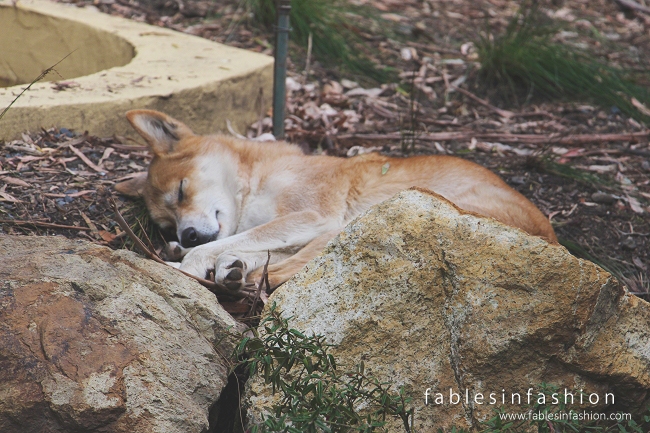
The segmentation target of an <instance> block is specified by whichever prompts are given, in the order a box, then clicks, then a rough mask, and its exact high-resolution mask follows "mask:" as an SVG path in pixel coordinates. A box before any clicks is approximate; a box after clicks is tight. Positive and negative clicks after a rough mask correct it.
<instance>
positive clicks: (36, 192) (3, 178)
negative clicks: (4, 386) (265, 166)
mask: <svg viewBox="0 0 650 433" xmlns="http://www.w3.org/2000/svg"><path fill="white" fill-rule="evenodd" d="M350 1H351V2H352V1H353V0H350ZM76 3H77V4H78V5H79V6H80V7H83V6H86V7H97V8H99V9H100V10H102V11H104V12H107V13H111V14H117V15H121V16H124V17H127V18H130V19H134V20H139V21H146V22H149V23H151V24H155V25H161V26H166V27H170V28H173V29H176V30H179V31H186V32H188V33H192V34H196V35H198V36H202V37H206V38H209V39H212V40H215V41H218V42H222V43H227V44H230V45H233V46H237V47H241V48H245V49H250V50H255V51H259V52H266V53H269V54H270V53H271V45H272V44H271V43H270V42H271V41H272V40H273V36H272V33H271V32H270V31H269V30H267V29H263V28H260V27H259V26H256V25H254V24H253V21H252V20H251V19H250V16H249V15H247V13H246V11H245V9H244V8H243V6H242V5H243V4H244V2H237V1H234V0H214V1H200V0H199V1H194V0H137V1H136V0H131V1H127V0H93V1H79V2H76ZM354 3H355V4H356V5H360V6H363V7H366V8H369V9H368V10H371V11H372V14H369V15H368V16H363V17H361V18H360V19H361V20H362V21H365V24H366V25H367V27H365V28H373V25H374V26H375V28H381V27H382V26H384V27H386V28H389V29H390V31H389V32H388V31H387V32H386V35H384V34H380V33H372V34H371V33H367V32H366V33H364V32H360V33H361V34H362V35H364V37H365V39H366V41H365V42H366V44H367V50H368V53H369V55H370V56H371V57H373V58H374V59H375V60H376V61H378V62H381V63H382V64H384V65H387V66H390V67H393V68H395V69H396V70H397V73H398V74H399V76H400V79H399V80H397V81H396V82H395V83H389V84H384V85H377V84H374V85H373V84H372V83H368V82H367V80H364V79H363V77H355V76H354V75H352V74H345V73H341V72H340V71H339V70H338V69H336V68H334V67H328V65H323V64H321V63H319V62H318V61H317V60H314V59H310V65H311V66H310V70H309V71H308V73H307V71H305V65H306V61H307V59H306V53H305V50H303V49H301V48H298V47H295V46H294V47H292V57H291V59H292V61H291V62H289V63H290V72H289V75H290V79H289V80H288V90H289V95H288V109H287V110H288V114H287V122H286V125H287V136H288V140H289V141H291V142H294V143H297V144H299V145H301V146H302V147H303V149H304V150H305V151H306V152H308V153H326V154H330V155H338V156H341V157H346V156H351V155H353V154H357V153H360V152H365V151H369V150H374V151H381V152H384V153H388V154H392V155H399V156H406V155H410V154H450V155H457V156H460V157H462V158H467V159H470V160H473V161H476V162H478V163H480V164H483V165H484V166H486V167H488V168H490V169H492V170H493V171H495V172H496V173H498V174H499V175H501V176H502V177H503V178H504V179H505V180H506V181H507V182H508V184H509V185H511V186H512V187H514V188H515V189H517V190H518V191H520V192H521V193H522V194H524V195H525V196H526V197H528V198H529V199H530V200H531V201H533V203H535V204H536V205H537V206H538V207H539V208H540V209H541V210H542V211H543V212H544V213H545V214H546V215H548V216H549V218H550V219H551V222H552V223H553V226H554V227H555V230H556V232H557V234H558V237H559V238H560V240H561V243H562V244H564V245H565V246H567V248H569V250H570V251H572V252H573V253H574V254H576V255H578V256H581V257H585V258H588V259H591V260H593V261H595V262H597V263H598V264H600V265H601V266H603V267H605V268H606V269H608V270H609V271H610V272H612V273H614V274H615V275H616V276H617V277H618V278H621V279H622V280H623V281H624V282H625V283H626V284H627V285H628V287H629V289H630V291H631V292H633V293H635V294H638V295H639V296H641V297H645V298H646V299H647V298H648V293H649V291H650V280H649V275H650V272H649V268H650V147H649V145H648V137H649V135H650V131H649V130H648V129H647V128H646V126H645V125H643V124H641V123H639V122H637V121H635V120H634V119H631V118H628V117H626V116H624V115H622V114H621V113H620V110H618V109H617V108H616V107H597V106H594V105H589V104H587V103H581V102H552V101H544V100H537V99H535V98H533V99H532V100H529V101H527V102H526V103H525V104H522V105H515V104H510V105H507V101H503V100H500V98H499V97H498V95H495V94H494V93H491V92H489V89H482V88H481V87H480V86H477V85H476V84H475V80H473V77H475V75H476V69H477V65H476V55H475V53H474V50H473V48H472V45H471V44H469V43H468V42H470V41H471V40H476V38H477V36H478V33H479V32H480V31H481V29H484V28H486V25H489V27H490V28H491V29H492V31H494V32H498V31H500V30H502V29H503V28H504V26H505V25H506V24H507V22H508V20H509V19H510V17H511V16H512V15H513V14H514V13H515V11H516V9H517V4H518V2H515V1H505V0H489V1H487V0H486V1H475V0H437V1H428V0H425V1H422V0H417V1H416V0H354ZM544 11H545V13H546V14H547V15H548V16H549V17H552V18H554V19H555V20H557V21H558V22H561V23H563V24H564V25H565V27H566V28H568V29H570V30H563V31H560V32H558V35H557V36H556V38H557V39H558V40H559V41H561V42H562V43H566V44H573V45H577V46H580V47H581V48H583V49H587V50H590V52H592V53H593V54H594V55H595V56H599V57H600V58H603V59H607V60H608V61H610V62H613V63H614V64H617V65H621V66H625V67H626V68H629V69H632V70H635V71H640V72H642V71H645V70H647V69H648V63H649V62H648V59H649V58H648V53H650V51H649V50H648V48H650V46H649V45H650V15H644V14H642V13H640V12H632V11H624V10H622V9H621V8H620V7H619V6H618V5H617V3H616V2H615V1H614V0H567V1H554V2H548V3H544ZM373 23H374V24H373ZM378 26H379V27H378ZM359 83H361V84H359ZM54 85H56V84H54ZM454 86H455V87H458V88H460V90H456V89H455V88H454ZM411 89H416V90H415V91H411ZM486 97H487V98H489V99H490V101H491V102H492V104H498V105H499V108H497V107H495V106H494V105H491V104H490V103H488V102H487V101H485V100H482V99H481V98H486ZM179 120H182V119H179ZM270 129H271V122H270V117H266V118H263V119H260V120H259V121H258V122H257V123H256V124H254V125H251V127H250V128H249V130H248V131H240V132H241V133H243V134H245V135H248V136H250V137H252V136H255V135H258V134H259V133H262V132H270ZM148 160H149V155H148V153H147V151H146V147H145V146H144V144H143V143H133V142H131V141H128V140H126V139H124V138H122V137H109V138H99V137H92V136H87V135H84V134H83V131H69V130H67V129H66V128H65V125H61V127H60V129H51V130H48V131H40V132H32V133H28V132H26V133H25V134H24V135H23V138H22V139H21V140H16V141H12V142H10V143H0V224H1V225H0V233H14V234H25V235H31V234H41V235H44V234H48V235H54V234H60V235H64V236H68V237H72V238H75V237H81V238H86V239H90V240H92V241H94V242H98V243H101V244H105V245H109V246H111V247H116V248H117V247H122V246H123V244H124V242H125V240H126V236H125V235H124V233H122V231H121V230H120V228H119V226H118V225H117V223H116V221H115V217H114V215H113V211H112V209H111V207H110V206H109V203H108V200H107V198H108V197H109V196H110V195H111V191H112V186H113V185H114V183H115V182H116V181H119V180H120V179H126V178H128V177H129V176H131V175H132V174H133V173H136V172H140V171H142V170H145V169H146V167H147V164H148ZM116 198H117V201H118V205H119V206H120V208H121V211H122V212H123V213H124V214H125V216H126V218H127V220H129V221H130V222H132V223H134V224H135V225H136V226H137V220H138V218H139V219H140V220H141V221H143V224H144V225H146V221H145V219H146V218H145V217H144V213H143V211H142V204H141V203H136V202H133V201H132V200H129V199H126V198H122V197H116ZM136 231H137V227H136ZM150 236H151V237H152V238H153V242H154V244H155V246H156V247H160V239H161V237H159V236H157V233H155V232H154V233H150ZM162 237H166V238H167V239H170V238H171V237H170V235H169V234H163V236H162ZM233 308H234V307H233Z"/></svg>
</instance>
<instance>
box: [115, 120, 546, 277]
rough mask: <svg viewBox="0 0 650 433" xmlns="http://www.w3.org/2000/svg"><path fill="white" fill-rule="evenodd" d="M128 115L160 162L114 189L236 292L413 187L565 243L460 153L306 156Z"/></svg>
mask: <svg viewBox="0 0 650 433" xmlns="http://www.w3.org/2000/svg"><path fill="white" fill-rule="evenodd" d="M127 118H128V119H129V121H130V122H131V124H132V125H133V126H134V127H135V129H136V130H137V131H138V132H139V133H140V134H141V135H142V136H143V137H144V138H145V139H146V140H147V142H148V143H149V145H150V147H151V150H152V152H153V154H154V158H153V161H152V163H151V166H150V167H149V172H148V176H147V177H146V178H145V177H144V176H142V177H139V178H135V179H132V180H129V181H126V182H124V183H122V184H119V185H117V186H116V189H117V190H118V191H120V192H123V193H125V194H131V195H135V194H141V195H143V196H144V198H145V200H146V202H147V206H148V208H149V210H150V212H151V214H152V217H153V219H154V220H155V221H156V222H158V223H159V224H161V225H163V226H168V227H175V228H176V230H177V233H178V236H179V240H181V241H182V240H185V241H186V243H187V244H192V243H193V242H194V243H193V245H196V243H201V244H199V245H197V246H194V248H191V249H189V248H188V249H184V248H176V249H177V250H180V251H182V252H183V253H186V255H185V257H184V259H183V262H182V263H181V269H183V270H186V271H188V272H190V273H192V274H194V275H197V276H200V277H204V276H205V275H206V273H207V272H208V270H211V269H214V272H215V279H216V281H217V282H218V283H221V284H223V285H225V286H226V287H228V288H231V289H233V290H236V289H238V288H241V287H242V286H243V284H245V281H246V279H247V277H248V278H249V279H252V278H255V277H256V276H257V275H258V274H259V272H260V268H261V267H262V266H263V265H264V263H265V261H266V255H267V251H268V250H270V251H271V254H272V264H271V266H270V267H269V276H270V279H271V281H272V283H273V285H279V284H281V283H283V282H284V281H286V280H287V279H288V278H290V277H291V276H292V275H293V274H295V273H296V272H298V271H299V270H300V269H301V268H302V266H304V264H305V263H306V262H308V261H309V260H311V259H312V258H313V257H315V256H316V255H317V254H318V253H319V252H320V251H321V250H322V249H323V248H324V246H325V245H326V244H327V242H328V241H329V240H330V239H331V238H332V237H334V236H335V235H336V234H337V233H338V232H340V231H341V230H342V229H343V227H345V225H346V224H347V223H349V222H350V221H351V220H352V219H353V218H355V217H357V216H358V215H359V214H361V213H362V212H364V211H365V210H367V209H368V208H369V207H371V206H372V205H374V204H377V203H379V202H381V201H383V200H386V199H388V198H390V197H391V196H393V195H394V194H396V193H397V192H399V191H401V190H404V189H407V188H410V187H414V186H417V187H420V188H426V189H429V190H432V191H434V192H436V193H437V194H440V195H441V196H443V197H444V198H446V199H448V200H449V201H451V202H452V203H454V204H455V205H457V206H458V207H459V208H461V209H463V210H466V211H470V212H474V213H477V214H480V215H484V216H488V217H492V218H495V219H496V220H498V221H501V222H503V223H505V224H508V225H511V226H513V227H518V228H520V229H522V230H524V231H526V232H527V233H529V234H531V235H537V236H542V237H544V238H546V239H547V240H549V241H551V242H555V241H556V240H557V239H556V237H555V233H554V232H553V228H552V227H551V225H550V224H549V222H548V219H547V218H546V217H545V216H544V215H543V214H542V213H541V212H540V211H539V210H538V209H537V208H536V207H535V206H534V205H533V204H532V203H531V202H530V201H528V200H527V199H526V198H525V197H524V196H522V195H521V194H519V193H518V192H516V191H515V190H513V189H512V188H510V187H509V186H508V185H507V184H506V183H505V182H504V181H503V180H501V179H500V178H499V177H498V176H496V175H495V174H494V173H492V172H491V171H489V170H487V169H485V168H483V167H481V166H479V165H477V164H474V163H472V162H469V161H465V160H463V159H460V158H455V157H450V156H418V157H412V158H389V157H386V156H382V155H378V154H369V155H363V156H358V157H354V158H348V159H344V158H336V157H330V156H307V155H304V154H303V153H302V152H301V150H300V149H299V148H298V147H296V146H293V145H291V144H287V143H282V142H271V143H259V142H254V141H247V140H239V139H235V138H231V137H226V136H219V135H216V136H197V135H194V134H193V133H192V132H191V130H190V129H189V128H188V127H187V126H185V125H183V124H182V123H181V122H179V121H177V120H175V119H172V118H170V117H168V116H166V115H164V114H162V113H159V112H155V111H147V110H135V111H130V112H129V113H127ZM179 190H180V192H179ZM179 199H180V202H179ZM188 233H189V234H188ZM192 234H195V235H196V236H195V237H197V236H198V237H199V238H200V239H199V240H197V241H194V240H193V239H192ZM203 241H205V243H203ZM256 270H257V272H255V271H256Z"/></svg>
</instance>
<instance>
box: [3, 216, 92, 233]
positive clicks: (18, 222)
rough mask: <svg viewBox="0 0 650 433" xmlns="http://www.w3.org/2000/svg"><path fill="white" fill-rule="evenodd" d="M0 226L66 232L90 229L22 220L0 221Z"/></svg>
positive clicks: (88, 229)
mask: <svg viewBox="0 0 650 433" xmlns="http://www.w3.org/2000/svg"><path fill="white" fill-rule="evenodd" d="M0 224H14V225H17V226H35V227H43V228H50V229H66V230H81V231H90V228H88V227H78V226H66V225H63V224H53V223H46V222H40V221H22V220H7V219H2V220H0Z"/></svg>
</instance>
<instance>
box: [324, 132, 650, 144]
mask: <svg viewBox="0 0 650 433" xmlns="http://www.w3.org/2000/svg"><path fill="white" fill-rule="evenodd" d="M649 136H650V131H643V132H633V133H627V134H572V135H565V136H554V135H539V134H499V133H476V132H473V131H457V132H434V133H429V134H418V135H417V137H416V139H417V140H422V141H452V140H460V141H469V140H471V139H472V138H476V139H477V140H486V141H497V142H501V143H526V144H562V145H567V146H569V145H577V144H585V143H602V142H608V141H641V140H643V141H647V140H648V137H649ZM337 138H338V139H340V140H348V139H353V138H356V139H361V140H400V139H401V138H402V135H401V134H400V133H398V132H395V133H389V134H341V135H339V136H338V137H337Z"/></svg>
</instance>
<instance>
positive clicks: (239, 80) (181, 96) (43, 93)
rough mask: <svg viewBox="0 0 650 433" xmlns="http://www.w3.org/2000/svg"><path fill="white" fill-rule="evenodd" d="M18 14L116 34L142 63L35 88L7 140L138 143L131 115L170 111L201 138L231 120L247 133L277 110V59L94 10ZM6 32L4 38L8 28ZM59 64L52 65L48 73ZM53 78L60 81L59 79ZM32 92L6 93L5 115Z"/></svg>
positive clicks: (0, 97) (45, 6)
mask: <svg viewBox="0 0 650 433" xmlns="http://www.w3.org/2000/svg"><path fill="white" fill-rule="evenodd" d="M12 7H13V6H12V3H11V1H10V0H0V8H12ZM17 8H19V9H20V11H21V13H25V14H27V13H33V14H40V15H42V16H44V17H47V19H48V20H57V19H58V20H68V21H70V22H73V23H77V24H78V25H87V26H90V27H92V28H93V29H95V30H96V31H97V32H98V33H97V34H99V35H101V34H110V35H112V36H114V37H115V38H118V39H120V40H122V41H124V44H127V46H130V47H133V48H132V49H133V52H135V57H133V59H132V60H131V61H130V62H128V63H126V64H124V65H123V66H114V67H110V68H109V69H105V70H102V71H99V72H95V73H92V74H90V75H84V76H80V77H77V78H73V79H71V80H68V81H71V82H72V83H71V86H69V87H66V88H65V89H63V90H60V89H59V90H57V89H55V88H54V86H53V84H52V83H48V82H39V83H36V84H34V85H33V86H32V88H31V89H30V90H29V91H27V92H25V94H24V95H23V96H22V97H20V98H19V99H18V100H17V101H16V103H15V104H14V105H13V106H12V108H11V109H10V110H9V111H8V112H7V113H6V115H5V116H4V117H3V118H2V119H0V139H4V140H10V139H12V138H14V137H17V136H19V135H20V133H21V132H24V131H28V130H38V129H40V128H41V127H43V128H49V127H51V126H58V127H66V128H69V129H74V130H76V131H78V132H83V131H88V132H89V133H91V134H94V135H99V136H111V135H114V134H116V135H129V136H135V134H134V132H133V131H132V129H131V127H130V126H129V124H128V122H127V121H126V119H125V118H124V113H125V112H126V111H127V110H130V109H134V108H148V109H154V110H160V111H163V112H166V113H168V114H169V115H171V116H173V117H175V118H177V119H179V120H181V121H183V122H185V123H186V124H187V125H188V126H190V127H191V128H192V129H194V131H196V132H197V133H211V132H217V131H224V130H225V129H226V119H228V120H230V121H231V122H232V123H233V125H234V126H235V128H236V129H238V130H239V131H241V132H243V131H244V130H245V128H246V126H247V125H249V124H250V123H253V122H254V121H255V120H257V118H258V116H259V113H260V110H261V109H265V108H267V107H268V106H270V104H271V95H272V83H273V58H271V57H269V56H265V55H261V54H258V53H253V52H250V51H245V50H240V49H237V48H232V47H228V46H224V45H221V44H217V43H215V42H211V41H209V40H206V39H203V38H199V37H196V36H191V35H187V34H184V33H179V32H175V31H172V30H168V29H164V28H160V27H154V26H149V25H146V24H142V23H137V22H134V21H130V20H126V19H122V18H118V17H113V16H109V15H106V14H102V13H100V12H98V11H97V10H94V9H92V8H78V7H76V6H72V5H65V4H59V3H52V2H49V1H44V0H19V1H18V3H17ZM0 25H1V24H0ZM0 28H2V31H0V32H1V33H4V29H5V28H4V27H0ZM102 32H104V33H102ZM32 34H36V30H34V31H33V32H32V31H28V32H27V36H26V37H27V38H30V37H31V35H32ZM80 42H82V44H83V45H87V48H88V49H90V50H95V51H100V48H98V47H100V45H96V44H95V42H92V41H91V42H86V41H85V40H83V39H82V40H81V41H80ZM102 42H103V41H102ZM119 44H120V43H118V45H119ZM42 46H44V45H43V44H21V47H20V48H19V49H24V50H27V47H31V48H32V49H33V50H34V51H32V52H30V53H29V54H28V55H29V56H31V57H36V58H40V57H41V56H43V55H44V54H43V51H38V50H37V49H38V48H39V47H42ZM65 54H67V53H65ZM65 54H63V55H65ZM98 54H99V55H98V56H97V57H98V58H101V59H104V60H107V61H109V60H112V61H116V58H117V57H118V56H117V55H114V54H112V53H111V52H110V51H104V52H99V53H98ZM61 57H63V56H61ZM59 60H60V58H56V59H55V60H52V61H51V63H50V64H47V66H45V67H43V68H42V69H45V68H47V67H49V66H51V65H52V64H54V63H56V62H57V61H59ZM70 62H73V63H76V61H74V59H73V57H72V56H70V57H68V58H67V59H66V60H64V61H63V62H62V63H61V64H60V65H58V66H57V68H56V69H57V70H62V71H65V69H64V65H65V64H67V63H70ZM118 63H119V62H118ZM40 72H41V71H40V70H39V71H38V73H36V76H37V75H38V74H40ZM16 75H18V74H16ZM34 78H35V76H34V77H29V78H28V79H27V80H26V81H27V82H30V81H31V80H33V79H34ZM48 78H49V79H52V80H60V78H59V77H58V76H57V75H52V76H49V77H48ZM24 87H25V86H14V87H6V88H0V110H2V109H4V108H5V107H6V106H8V105H9V104H10V103H11V101H12V100H13V99H14V98H15V97H16V95H18V94H19V93H20V92H21V90H22V89H23V88H24ZM260 94H262V95H263V97H262V98H260ZM260 100H262V101H264V102H263V103H264V105H265V106H264V107H261V106H260Z"/></svg>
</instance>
